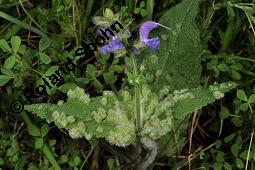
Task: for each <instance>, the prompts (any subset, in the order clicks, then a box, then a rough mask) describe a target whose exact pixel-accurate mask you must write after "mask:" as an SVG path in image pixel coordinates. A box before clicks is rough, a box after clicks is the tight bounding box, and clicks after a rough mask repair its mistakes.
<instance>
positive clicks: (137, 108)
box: [131, 54, 142, 132]
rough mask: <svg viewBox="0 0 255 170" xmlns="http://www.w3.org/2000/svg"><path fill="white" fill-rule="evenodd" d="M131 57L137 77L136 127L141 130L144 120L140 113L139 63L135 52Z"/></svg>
mask: <svg viewBox="0 0 255 170" xmlns="http://www.w3.org/2000/svg"><path fill="white" fill-rule="evenodd" d="M131 59H132V63H133V74H134V77H135V111H136V128H137V131H138V132H139V131H140V128H141V126H142V125H141V124H142V120H141V114H140V110H141V108H140V98H141V96H140V95H141V94H140V89H141V87H140V84H139V80H138V71H137V63H136V61H135V57H134V55H133V54H131Z"/></svg>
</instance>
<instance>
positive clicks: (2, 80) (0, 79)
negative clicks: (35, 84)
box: [0, 75, 13, 86]
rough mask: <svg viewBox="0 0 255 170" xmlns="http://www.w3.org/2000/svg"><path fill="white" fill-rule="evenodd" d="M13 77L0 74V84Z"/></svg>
mask: <svg viewBox="0 0 255 170" xmlns="http://www.w3.org/2000/svg"><path fill="white" fill-rule="evenodd" d="M12 78H13V77H11V76H6V75H0V86H3V85H5V84H6V83H7V82H8V81H9V80H11V79H12Z"/></svg>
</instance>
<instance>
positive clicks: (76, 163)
mask: <svg viewBox="0 0 255 170" xmlns="http://www.w3.org/2000/svg"><path fill="white" fill-rule="evenodd" d="M80 162H81V158H80V157H79V156H75V157H74V165H75V166H78V165H79V163H80Z"/></svg>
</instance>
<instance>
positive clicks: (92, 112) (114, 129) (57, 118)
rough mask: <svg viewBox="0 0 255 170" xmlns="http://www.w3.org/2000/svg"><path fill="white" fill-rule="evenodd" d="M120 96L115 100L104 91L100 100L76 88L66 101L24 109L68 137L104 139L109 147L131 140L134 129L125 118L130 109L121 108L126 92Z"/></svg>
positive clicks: (125, 143)
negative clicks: (110, 144)
mask: <svg viewBox="0 0 255 170" xmlns="http://www.w3.org/2000/svg"><path fill="white" fill-rule="evenodd" d="M122 94H124V95H122V96H120V97H118V96H116V95H115V94H114V93H113V92H110V91H105V92H103V95H102V96H100V97H94V98H90V97H89V96H88V95H87V94H85V93H84V90H83V89H81V88H79V87H76V88H75V89H74V90H69V91H68V93H67V95H68V99H67V101H66V102H63V101H59V102H58V104H44V103H43V104H34V105H27V106H25V109H26V110H27V111H30V112H33V113H35V114H37V115H38V116H39V117H41V118H44V119H46V120H47V122H54V123H55V124H56V125H57V126H58V127H59V128H65V129H66V130H68V132H69V135H70V136H71V137H72V138H81V137H85V138H86V139H87V140H90V139H91V138H92V137H96V138H105V139H107V140H108V141H109V142H110V143H112V144H116V145H121V146H124V145H128V144H130V143H132V142H133V141H134V140H135V127H134V125H133V123H132V122H131V121H130V119H129V116H128V115H130V112H131V110H130V109H125V108H126V107H125V106H123V102H129V103H131V101H127V100H130V99H131V98H127V97H126V96H127V95H129V92H122ZM131 108H132V107H131Z"/></svg>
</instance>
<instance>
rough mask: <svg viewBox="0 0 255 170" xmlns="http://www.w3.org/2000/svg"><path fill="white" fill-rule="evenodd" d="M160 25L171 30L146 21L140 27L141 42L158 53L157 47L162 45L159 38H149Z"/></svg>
mask: <svg viewBox="0 0 255 170" xmlns="http://www.w3.org/2000/svg"><path fill="white" fill-rule="evenodd" d="M158 25H160V26H162V27H164V28H166V29H169V30H171V29H170V28H168V27H166V26H164V25H161V24H159V23H156V22H153V21H146V22H144V23H143V24H142V25H141V26H140V30H139V33H140V41H141V42H142V43H143V44H145V45H147V46H148V47H149V48H150V49H151V50H152V51H153V52H155V51H156V49H157V47H158V46H159V44H160V40H159V38H158V37H154V38H148V37H149V33H150V32H151V31H152V30H153V29H154V28H156V27H157V26H158Z"/></svg>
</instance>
